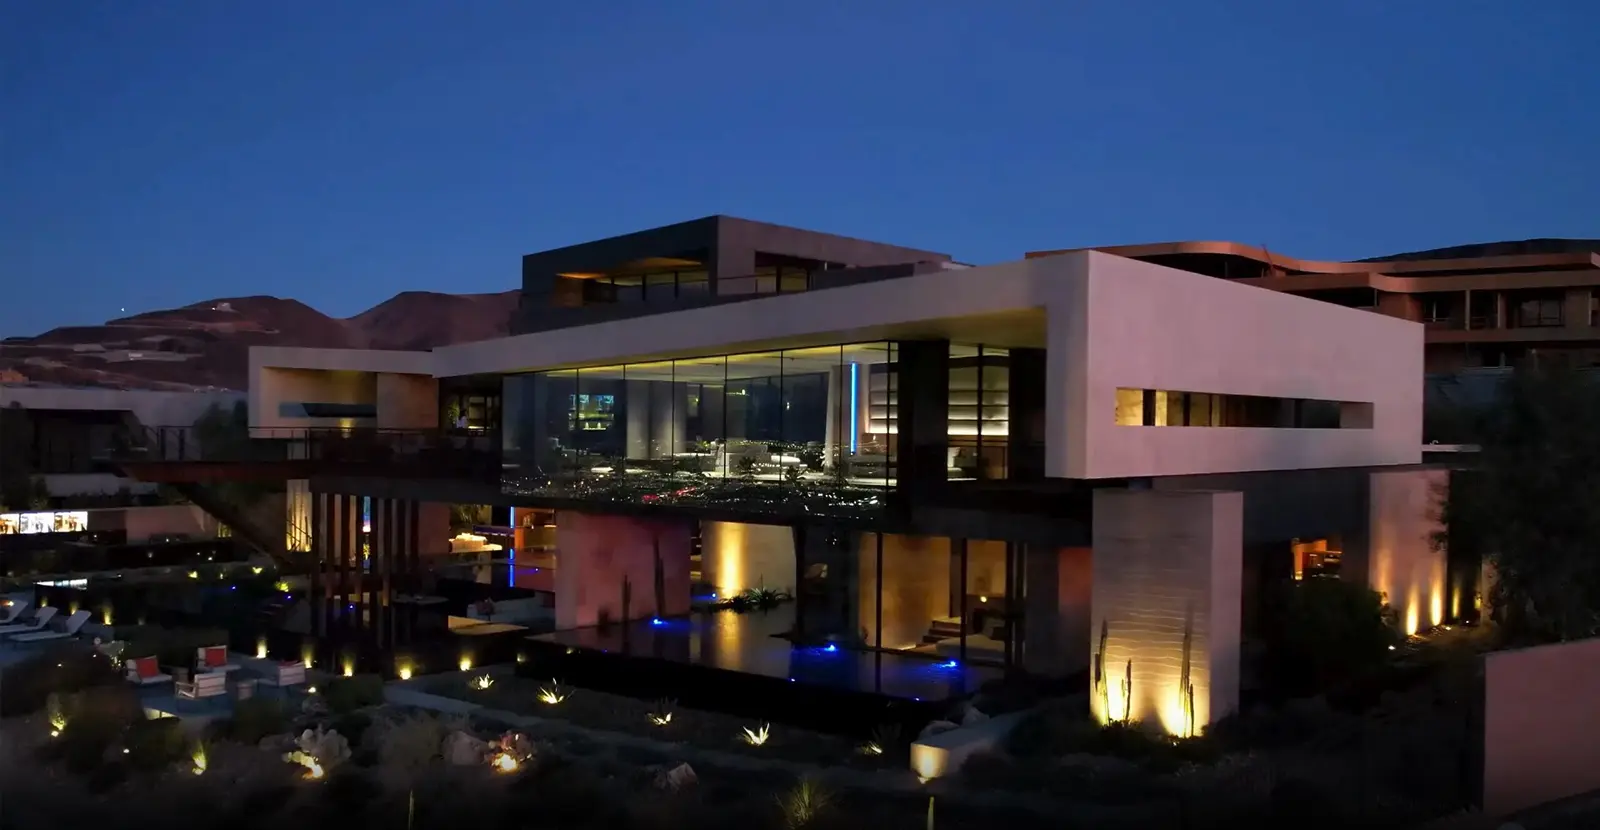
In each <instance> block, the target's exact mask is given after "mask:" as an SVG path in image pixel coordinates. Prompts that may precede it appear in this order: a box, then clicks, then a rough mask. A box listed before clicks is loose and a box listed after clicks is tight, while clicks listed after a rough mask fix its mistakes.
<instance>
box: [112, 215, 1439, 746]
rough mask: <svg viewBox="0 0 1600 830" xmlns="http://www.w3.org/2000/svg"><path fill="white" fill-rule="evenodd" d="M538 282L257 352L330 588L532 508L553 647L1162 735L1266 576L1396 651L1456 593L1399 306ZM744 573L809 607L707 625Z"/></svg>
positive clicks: (1192, 698) (608, 271) (515, 519)
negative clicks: (392, 335) (1040, 700)
mask: <svg viewBox="0 0 1600 830" xmlns="http://www.w3.org/2000/svg"><path fill="white" fill-rule="evenodd" d="M523 290H524V297H523V302H522V306H521V310H520V313H519V322H518V327H517V331H518V332H519V333H518V334H515V335H513V336H510V337H506V338H501V339H497V340H490V341H483V342H477V343H467V344H461V345H456V346H450V347H445V348H440V349H436V350H433V351H431V352H372V351H339V350H309V349H275V348H258V349H255V350H253V351H252V354H251V388H250V392H249V408H250V425H251V428H252V431H253V434H254V435H255V436H256V437H257V439H258V441H260V442H269V443H275V444H277V445H281V446H282V448H283V451H282V453H281V454H280V457H281V459H282V461H281V462H275V463H280V466H281V475H282V476H283V477H284V478H286V479H292V480H294V481H296V482H298V483H297V484H294V485H292V487H291V493H296V492H298V494H299V495H297V496H296V495H291V499H290V514H291V516H290V519H289V524H290V525H291V527H292V528H301V529H302V530H303V540H302V546H303V547H304V548H305V549H306V550H307V551H308V552H310V553H311V554H312V555H311V557H310V563H309V565H308V567H309V568H310V569H311V570H312V571H313V579H314V581H315V583H314V584H317V585H321V586H323V587H322V588H321V589H320V590H321V592H322V594H323V595H325V596H330V597H335V596H336V597H337V598H338V601H340V602H341V603H342V602H343V601H344V600H346V599H349V600H350V601H351V602H352V603H353V602H355V599H354V598H353V597H352V596H351V594H353V593H356V592H360V593H362V594H363V595H364V596H365V598H364V599H362V601H363V602H366V601H376V602H378V603H380V604H381V603H384V602H387V601H388V600H387V597H388V594H387V593H386V592H395V593H401V592H405V591H408V590H410V586H412V585H414V584H416V581H417V580H418V579H419V573H420V572H421V570H422V569H423V567H424V566H423V562H424V559H425V557H427V556H429V555H434V554H438V553H440V552H442V551H444V550H446V549H447V546H448V540H447V539H446V538H445V537H446V535H447V534H446V531H444V530H443V529H442V525H441V520H440V518H439V516H440V512H439V511H440V510H441V509H443V508H442V505H444V504H447V503H474V504H494V505H500V506H502V507H504V508H507V509H508V510H509V512H510V514H511V519H510V521H511V523H512V524H519V525H520V524H522V523H523V522H526V521H529V519H528V518H527V517H537V518H536V519H533V521H534V522H536V523H537V525H538V529H540V530H541V531H542V530H544V529H547V528H548V526H549V525H551V524H553V525H554V531H553V548H554V557H553V558H554V571H555V574H554V579H553V583H552V586H551V593H552V595H553V602H554V607H555V618H556V621H557V629H558V630H557V631H556V632H555V633H554V634H546V635H540V636H541V638H542V641H543V642H545V643H548V644H551V645H552V646H557V647H561V648H571V649H592V650H595V651H597V652H598V651H608V652H612V653H615V654H630V653H638V654H648V655H649V656H652V657H655V658H657V659H663V658H664V659H668V660H678V661H682V662H692V663H700V664H704V665H709V666H713V667H717V668H722V669H730V670H736V671H744V672H750V673H753V674H765V675H770V676H773V677H776V678H780V679H786V680H790V681H794V682H807V683H809V682H818V683H824V682H826V683H841V682H848V683H852V684H856V685H858V686H860V687H862V688H865V689H868V690H872V691H877V692H881V693H883V694H886V695H901V696H905V697H908V698H909V697H911V696H921V695H925V694H928V693H929V692H928V691H927V690H928V689H930V688H934V687H940V686H942V687H945V688H947V689H950V690H954V689H959V688H965V689H966V690H968V691H970V690H971V689H972V688H973V684H975V683H976V682H979V681H981V680H982V679H983V678H984V677H985V676H987V673H988V672H997V671H1000V670H1003V669H1004V668H1006V667H1022V668H1026V669H1028V670H1031V671H1034V672H1038V673H1043V674H1050V675H1061V676H1070V675H1074V674H1076V673H1079V672H1084V673H1085V674H1086V676H1088V677H1089V678H1090V681H1089V682H1097V681H1096V678H1100V679H1105V678H1107V677H1108V676H1109V675H1111V674H1114V675H1115V677H1116V678H1117V682H1118V684H1120V681H1121V679H1122V678H1124V677H1125V676H1131V680H1132V683H1131V687H1130V688H1131V690H1132V691H1131V692H1130V693H1129V694H1128V695H1127V696H1126V697H1123V696H1122V695H1121V694H1120V693H1119V694H1113V695H1104V696H1097V697H1096V698H1095V699H1096V701H1097V702H1096V704H1095V705H1096V707H1097V709H1098V710H1099V714H1100V715H1101V716H1102V717H1107V718H1110V717H1117V718H1122V717H1130V716H1131V717H1132V718H1134V719H1139V720H1143V721H1146V722H1149V723H1153V724H1159V725H1160V726H1161V727H1162V728H1164V729H1166V730H1168V731H1170V732H1174V733H1178V732H1184V731H1186V730H1192V729H1197V728H1199V727H1201V726H1203V725H1205V724H1206V723H1209V722H1211V721H1213V720H1215V719H1217V718H1219V717H1221V716H1223V715H1225V714H1227V713H1228V712H1230V711H1231V710H1233V709H1234V708H1235V707H1236V706H1237V703H1238V699H1239V689H1240V683H1241V679H1240V662H1241V641H1242V639H1243V638H1244V636H1245V634H1246V632H1247V631H1248V629H1249V627H1250V626H1251V625H1252V624H1253V616H1254V613H1255V611H1254V609H1255V607H1256V605H1257V603H1258V600H1259V597H1260V594H1261V592H1262V590H1264V589H1265V588H1266V587H1267V586H1269V585H1271V584H1273V583H1274V582H1275V581H1277V580H1290V579H1294V578H1304V577H1309V576H1312V575H1315V574H1319V573H1320V574H1324V575H1330V576H1331V575H1337V576H1338V577H1340V578H1343V579H1349V580H1354V581H1357V582H1360V583H1362V584H1367V585H1370V586H1372V587H1374V588H1375V589H1377V590H1379V591H1382V592H1383V593H1384V594H1385V595H1386V596H1387V598H1388V602H1389V603H1390V604H1391V606H1392V607H1393V608H1394V609H1395V610H1396V612H1397V614H1398V615H1399V617H1400V619H1401V620H1402V621H1403V624H1404V626H1405V627H1406V629H1407V630H1408V631H1411V632H1414V631H1417V630H1420V629H1426V628H1428V627H1431V626H1433V625H1436V624H1438V623H1440V622H1442V621H1444V620H1445V619H1446V617H1447V615H1448V614H1449V613H1450V612H1451V610H1452V608H1453V607H1454V606H1456V605H1459V604H1460V603H1461V602H1462V601H1463V598H1462V597H1461V596H1456V595H1451V589H1449V588H1448V587H1447V586H1448V585H1449V584H1450V583H1449V581H1448V580H1447V562H1446V555H1445V553H1443V552H1441V551H1437V550H1435V549H1434V547H1433V545H1432V544H1431V537H1432V534H1433V531H1434V529H1435V528H1434V524H1433V520H1432V516H1433V510H1432V507H1433V499H1434V497H1435V493H1436V488H1437V487H1438V486H1439V483H1440V482H1441V481H1442V479H1443V476H1444V472H1443V471H1442V470H1438V469H1433V468H1431V467H1429V466H1427V465H1425V464H1423V463H1422V441H1421V428H1422V385H1421V384H1420V383H1419V379H1420V377H1421V375H1422V373H1423V361H1424V338H1425V327H1424V326H1423V325H1421V324H1419V323H1417V322H1412V321H1408V320H1404V319H1396V318H1394V317H1391V316H1384V315H1376V314H1370V313H1365V312H1362V311H1358V310H1355V309H1351V308H1342V307H1340V306H1338V305H1335V304H1330V303H1322V302H1313V301H1311V300H1308V299H1306V298H1302V297H1297V296H1293V295H1292V294H1288V293H1283V292H1273V291H1262V290H1259V289H1258V288H1257V287H1255V286H1252V285H1248V284H1240V283H1238V282H1235V281H1224V280H1218V279H1212V278H1210V277H1209V276H1202V275H1198V274H1196V273H1193V272H1192V271H1190V270H1185V269H1182V268H1174V267H1169V266H1167V265H1163V264H1156V263H1152V262H1142V261H1139V260H1138V259H1134V258H1129V257H1125V256H1118V255H1114V254H1111V253H1105V252H1095V251H1079V252H1073V253H1068V254H1062V255H1056V256H1049V257H1036V258H1028V259H1024V260H1020V261H1016V262H1009V263H1003V264H999V265H991V266H983V267H972V266H966V265H961V264H958V263H955V262H953V261H952V260H951V259H950V258H949V257H947V256H945V255H943V254H937V253H932V252H925V251H917V250H912V249H907V248H899V247H893V246H886V245H879V244H876V243H871V242H865V241H861V240H853V239H845V238H841V237H834V236H828V235H824V234H817V233H811V232H807V231H800V230H795V229H791V228H780V227H776V226H772V225H764V224H759V223H753V222H745V221H742V220H736V219H729V218H725V217H712V218H708V219H702V220H697V221H694V222H688V223H683V224H680V225H673V226H669V227H666V228H659V229H655V230H649V231H643V232H640V233H636V234H629V235H626V236H621V237H615V238H612V239H607V240H601V241H598V242H591V243H585V244H582V245H576V246H572V247H568V248H562V249H559V250H556V251H550V252H545V253H541V254H534V255H531V256H528V257H525V258H524V260H523ZM135 466H137V465H135ZM144 475H147V476H158V475H160V473H159V472H158V471H156V470H154V469H153V468H148V469H146V470H145V472H144ZM362 503H370V508H369V509H368V510H367V512H368V513H369V516H370V520H369V521H362V520H361V519H360V517H359V515H358V514H359V513H360V512H361V511H362V508H361V507H360V505H361V504H362ZM528 530H529V531H530V532H531V531H532V530H534V528H528ZM521 538H522V534H520V533H519V535H518V539H519V541H518V544H521V541H520V540H521ZM363 546H365V549H366V550H368V551H370V555H371V558H372V564H370V565H363V564H362V556H361V554H360V551H361V550H362V549H363ZM375 583H376V586H377V587H374V584H375ZM353 586H359V587H353ZM752 589H755V590H762V589H774V590H780V591H782V592H785V593H788V594H792V595H793V596H794V598H795V601H794V602H793V603H789V604H787V605H785V606H783V608H781V609H779V610H777V611H773V612H769V613H766V614H747V615H742V616H741V615H735V614H733V612H731V611H730V612H716V613H701V612H696V611H694V610H693V609H695V608H697V607H703V606H704V605H705V604H706V602H707V600H708V599H709V598H710V596H711V595H713V594H714V595H715V597H717V598H722V599H725V598H727V597H729V596H732V595H737V594H739V593H741V592H746V591H749V590H752ZM312 593H313V594H314V595H315V594H317V593H318V591H317V590H314V591H313V592H312ZM374 597H376V599H374ZM1468 599H1470V597H1468ZM819 661H820V662H823V663H827V665H825V666H822V667H820V668H818V667H817V666H816V664H817V663H818V662H819ZM829 661H839V662H837V663H833V662H829ZM829 666H835V668H829ZM837 666H844V668H843V669H840V668H837ZM1118 688H1120V685H1118Z"/></svg>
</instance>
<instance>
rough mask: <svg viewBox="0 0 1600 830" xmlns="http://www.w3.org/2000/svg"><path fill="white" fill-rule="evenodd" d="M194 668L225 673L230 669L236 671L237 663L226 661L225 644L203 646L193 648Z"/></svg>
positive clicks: (200, 670) (226, 650)
mask: <svg viewBox="0 0 1600 830" xmlns="http://www.w3.org/2000/svg"><path fill="white" fill-rule="evenodd" d="M194 670H195V671H196V672H208V671H214V672H222V673H223V674H227V673H228V672H231V671H238V670H239V664H238V663H230V662H228V647H227V646H205V647H203V648H198V649H195V654H194Z"/></svg>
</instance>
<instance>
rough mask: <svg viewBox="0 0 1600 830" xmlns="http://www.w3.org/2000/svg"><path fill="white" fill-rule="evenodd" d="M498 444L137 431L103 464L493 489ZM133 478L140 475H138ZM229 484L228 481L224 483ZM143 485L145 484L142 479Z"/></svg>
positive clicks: (452, 436) (355, 434) (336, 434)
mask: <svg viewBox="0 0 1600 830" xmlns="http://www.w3.org/2000/svg"><path fill="white" fill-rule="evenodd" d="M499 448H500V438H499V435H498V434H495V433H480V434H460V433H458V432H456V431H454V430H450V431H446V430H387V429H252V430H251V431H250V437H248V438H245V437H243V436H219V435H216V434H215V433H214V432H209V433H208V434H201V433H200V432H198V431H197V430H196V429H195V428H193V427H143V428H140V429H136V430H130V431H129V432H127V433H126V434H124V435H122V436H119V440H118V441H117V442H115V444H114V445H113V447H112V449H111V451H110V452H109V453H108V454H107V457H106V458H105V459H104V460H105V461H109V462H111V463H113V464H117V465H119V466H127V465H139V466H143V467H146V468H147V469H148V467H149V465H157V464H159V465H163V466H165V465H173V466H177V465H184V466H189V467H195V468H198V467H209V468H213V469H214V468H218V467H234V468H241V469H250V468H254V469H256V470H258V471H261V473H262V474H258V475H255V476H240V477H256V478H262V477H274V478H275V477H280V476H279V475H268V474H267V472H266V471H269V470H270V471H273V472H274V473H278V474H281V477H282V478H306V477H309V476H311V475H324V474H339V475H381V476H384V477H388V478H425V479H468V480H473V481H481V482H498V480H499V476H500V450H499ZM140 477H141V478H142V477H143V476H140ZM229 477H232V476H229ZM146 480H151V479H146Z"/></svg>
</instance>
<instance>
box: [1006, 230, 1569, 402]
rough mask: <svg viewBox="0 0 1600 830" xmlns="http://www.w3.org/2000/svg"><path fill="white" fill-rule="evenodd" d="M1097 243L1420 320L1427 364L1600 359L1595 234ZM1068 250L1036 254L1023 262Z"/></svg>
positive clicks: (1439, 368) (1435, 367)
mask: <svg viewBox="0 0 1600 830" xmlns="http://www.w3.org/2000/svg"><path fill="white" fill-rule="evenodd" d="M1096 250H1100V251H1103V252H1105V253H1110V254H1115V255H1117V256H1123V257H1128V258H1130V259H1138V260H1142V261H1145V262H1153V263H1156V264H1159V265H1165V266H1167V267H1169V268H1177V269H1180V270H1184V271H1191V272H1194V273H1197V274H1205V275H1207V276H1212V277H1221V278H1223V279H1228V280H1233V281H1236V282H1242V283H1244V284H1246V285H1254V286H1258V287H1261V288H1271V289H1273V290H1275V291H1284V292H1287V293H1291V294H1296V295H1298V296H1302V297H1310V298H1313V299H1318V300H1323V301H1325V302H1331V303H1335V304H1338V305H1343V306H1348V307H1350V308H1364V309H1368V310H1371V311H1377V312H1379V313H1382V314H1387V315H1389V316H1392V317H1399V318H1401V319H1405V320H1413V321H1416V322H1419V323H1422V324H1423V325H1424V327H1425V328H1426V330H1427V334H1426V339H1427V346H1426V360H1425V366H1426V369H1427V371H1428V372H1429V373H1430V374H1432V373H1447V372H1456V371H1459V370H1461V369H1474V368H1479V367H1503V366H1512V365H1515V364H1516V363H1519V362H1521V361H1523V360H1525V359H1529V358H1537V359H1538V360H1540V361H1541V362H1553V363H1561V364H1566V365H1571V366H1578V367H1587V366H1596V365H1600V313H1597V311H1600V240H1592V239H1590V240H1584V239H1533V240H1526V241H1521V242H1495V243H1489V244H1485V245H1468V246H1461V247H1454V248H1441V249H1437V250H1431V251H1417V252H1414V253H1406V254H1398V255H1395V256H1388V257H1379V258H1376V259H1369V260H1361V261H1358V262H1324V261H1317V260H1308V259H1296V258H1294V257H1289V256H1285V255H1283V254H1279V253H1277V252H1274V251H1268V250H1266V249H1264V248H1258V247H1255V246H1251V245H1241V244H1239V243H1236V242H1168V243H1159V244H1152V245H1121V246H1113V247H1107V248H1097V249H1096ZM1063 253H1071V251H1038V252H1034V253H1029V254H1028V255H1027V256H1028V258H1030V259H1034V258H1042V257H1049V256H1056V255H1059V254H1063Z"/></svg>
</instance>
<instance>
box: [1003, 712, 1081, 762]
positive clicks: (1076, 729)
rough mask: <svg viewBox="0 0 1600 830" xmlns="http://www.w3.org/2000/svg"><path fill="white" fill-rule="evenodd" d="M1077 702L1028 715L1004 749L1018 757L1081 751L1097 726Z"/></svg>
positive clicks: (1010, 735)
mask: <svg viewBox="0 0 1600 830" xmlns="http://www.w3.org/2000/svg"><path fill="white" fill-rule="evenodd" d="M1080 704H1081V702H1080V701H1075V700H1062V701H1053V702H1051V703H1047V704H1045V705H1043V706H1040V707H1039V708H1037V709H1035V710H1034V711H1032V712H1030V713H1029V714H1028V715H1027V716H1026V717H1024V718H1023V719H1022V721H1021V722H1019V723H1018V724H1017V725H1016V726H1015V727H1014V728H1013V729H1012V730H1011V732H1010V733H1008V734H1007V735H1006V739H1005V742H1004V747H1005V750H1006V751H1007V752H1009V753H1011V754H1012V755H1016V756H1017V757H1019V758H1028V757H1034V756H1039V755H1065V754H1067V753H1071V752H1082V751H1084V750H1083V748H1082V747H1083V746H1084V745H1085V744H1086V743H1088V741H1089V740H1090V738H1091V735H1092V733H1094V732H1095V731H1097V730H1098V729H1099V728H1100V727H1099V726H1098V725H1097V724H1096V723H1095V722H1094V720H1093V719H1091V718H1090V716H1089V711H1088V707H1087V706H1082V705H1080Z"/></svg>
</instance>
